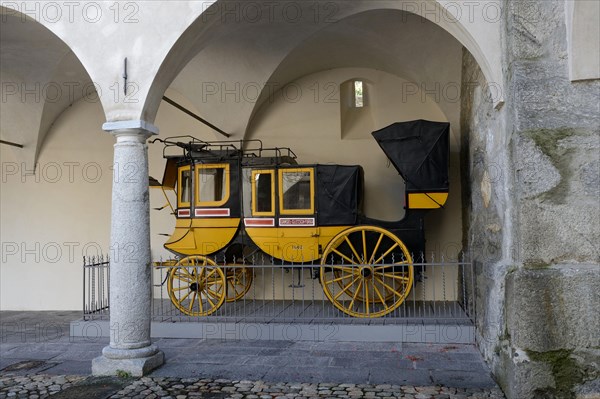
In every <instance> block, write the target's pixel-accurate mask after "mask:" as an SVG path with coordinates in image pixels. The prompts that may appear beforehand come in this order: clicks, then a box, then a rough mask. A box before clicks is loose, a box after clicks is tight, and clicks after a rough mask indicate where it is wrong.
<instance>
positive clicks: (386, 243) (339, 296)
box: [321, 226, 414, 317]
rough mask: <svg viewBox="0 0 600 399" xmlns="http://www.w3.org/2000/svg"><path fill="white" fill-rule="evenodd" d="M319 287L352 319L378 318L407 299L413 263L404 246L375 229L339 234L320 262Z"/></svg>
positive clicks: (349, 230) (372, 227)
mask: <svg viewBox="0 0 600 399" xmlns="http://www.w3.org/2000/svg"><path fill="white" fill-rule="evenodd" d="M321 265H322V267H321V284H322V286H323V290H324V292H325V295H326V296H327V298H328V299H329V300H330V301H331V303H333V305H334V306H335V307H336V308H338V309H339V310H341V311H342V312H344V313H346V314H349V315H351V316H354V317H380V316H384V315H386V314H389V313H391V312H393V311H394V310H395V309H397V308H398V307H399V306H400V305H401V304H402V302H404V300H405V299H406V297H407V296H408V294H409V293H410V290H411V288H412V285H413V281H414V267H413V261H412V258H411V256H410V253H409V252H408V249H407V248H406V246H405V245H404V243H403V242H402V241H401V240H400V239H399V238H398V237H396V236H395V235H394V234H392V233H390V232H389V231H387V230H385V229H382V228H380V227H375V226H357V227H352V228H350V229H348V230H345V231H343V232H341V233H340V234H338V235H337V236H336V237H335V238H334V239H333V240H331V242H330V243H329V244H328V245H327V247H326V248H325V251H324V252H323V258H322V259H321Z"/></svg>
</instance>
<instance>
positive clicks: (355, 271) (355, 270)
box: [332, 266, 359, 274]
mask: <svg viewBox="0 0 600 399" xmlns="http://www.w3.org/2000/svg"><path fill="white" fill-rule="evenodd" d="M332 267H333V269H334V272H335V271H338V270H341V271H343V272H346V273H350V274H358V272H359V269H358V268H356V267H347V266H332Z"/></svg>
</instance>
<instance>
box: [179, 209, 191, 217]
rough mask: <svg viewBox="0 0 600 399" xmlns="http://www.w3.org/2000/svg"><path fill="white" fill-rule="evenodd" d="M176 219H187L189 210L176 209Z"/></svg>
mask: <svg viewBox="0 0 600 399" xmlns="http://www.w3.org/2000/svg"><path fill="white" fill-rule="evenodd" d="M177 217H180V218H189V217H190V210H189V209H177Z"/></svg>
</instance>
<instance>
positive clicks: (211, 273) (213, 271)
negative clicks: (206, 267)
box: [205, 269, 217, 280]
mask: <svg viewBox="0 0 600 399" xmlns="http://www.w3.org/2000/svg"><path fill="white" fill-rule="evenodd" d="M216 271H217V269H212V271H211V272H210V273H208V274H207V275H206V277H205V278H206V279H207V280H208V278H209V277H210V276H212V275H213V274H215V273H216Z"/></svg>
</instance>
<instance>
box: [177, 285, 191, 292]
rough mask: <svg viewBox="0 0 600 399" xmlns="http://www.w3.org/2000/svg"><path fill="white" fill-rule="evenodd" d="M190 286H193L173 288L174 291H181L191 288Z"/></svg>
mask: <svg viewBox="0 0 600 399" xmlns="http://www.w3.org/2000/svg"><path fill="white" fill-rule="evenodd" d="M190 287H191V286H190V285H186V286H185V287H178V288H173V289H172V291H181V290H185V289H189V288H190Z"/></svg>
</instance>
